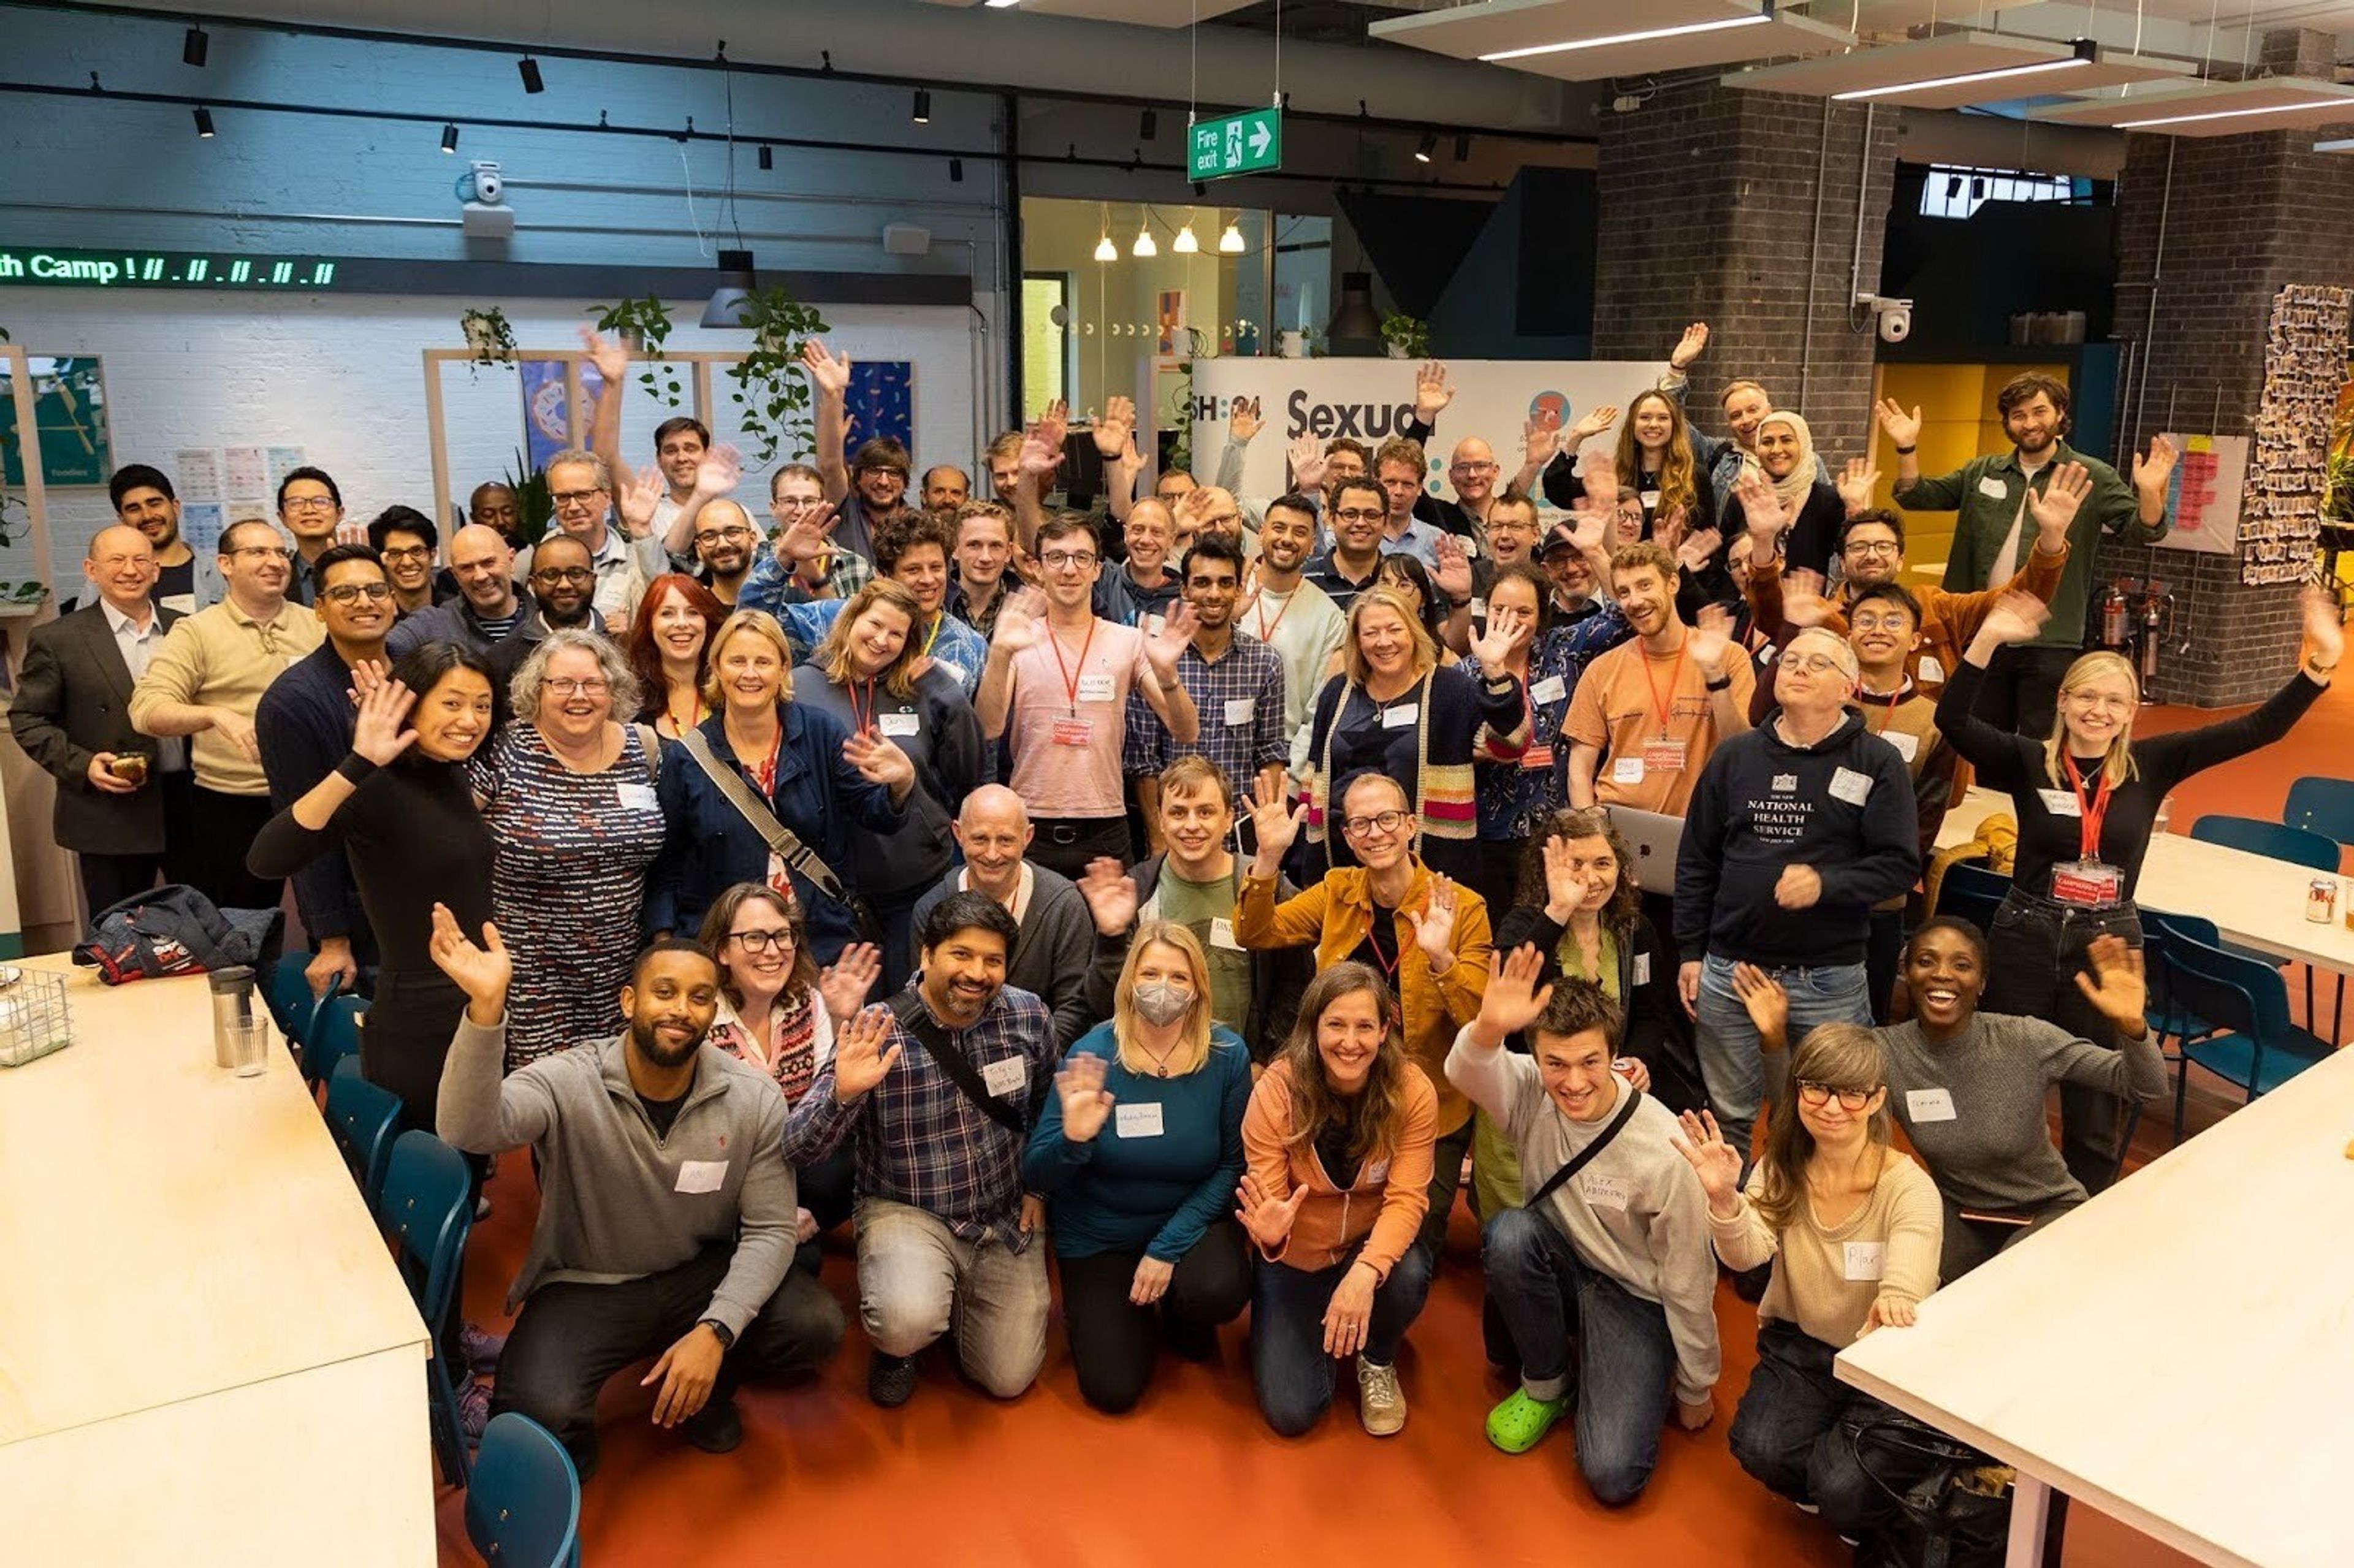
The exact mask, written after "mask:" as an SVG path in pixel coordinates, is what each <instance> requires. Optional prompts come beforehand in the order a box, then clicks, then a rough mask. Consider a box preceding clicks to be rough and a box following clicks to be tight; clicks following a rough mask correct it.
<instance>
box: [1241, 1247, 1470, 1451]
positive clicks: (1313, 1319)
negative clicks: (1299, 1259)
mask: <svg viewBox="0 0 2354 1568" xmlns="http://www.w3.org/2000/svg"><path fill="white" fill-rule="evenodd" d="M1358 1250H1359V1249H1357V1248H1353V1247H1352V1248H1351V1249H1350V1252H1349V1255H1347V1256H1346V1257H1344V1258H1342V1259H1341V1261H1340V1262H1339V1263H1336V1264H1334V1265H1333V1266H1331V1267H1330V1268H1318V1269H1304V1268H1294V1267H1292V1266H1290V1265H1289V1264H1287V1263H1266V1262H1262V1263H1260V1265H1259V1266H1258V1278H1257V1284H1256V1285H1255V1286H1254V1287H1253V1288H1252V1291H1251V1381H1252V1382H1253V1383H1256V1384H1257V1388H1258V1411H1259V1414H1261V1415H1264V1416H1266V1417H1267V1425H1269V1426H1272V1427H1274V1428H1275V1429H1276V1431H1278V1433H1280V1434H1282V1435H1283V1436H1286V1437H1297V1436H1299V1435H1300V1434H1301V1433H1303V1432H1305V1431H1307V1430H1308V1429H1309V1428H1310V1427H1311V1426H1313V1425H1316V1424H1317V1423H1318V1422H1319V1421H1321V1420H1322V1419H1323V1418H1324V1413H1325V1412H1326V1411H1327V1410H1329V1409H1331V1407H1332V1384H1333V1377H1334V1371H1333V1360H1332V1358H1331V1356H1328V1355H1326V1354H1325V1353H1324V1308H1326V1307H1327V1306H1329V1305H1330V1304H1331V1300H1332V1292H1333V1291H1334V1290H1335V1289H1337V1288H1339V1287H1340V1284H1341V1276H1342V1275H1344V1274H1346V1273H1348V1272H1349V1269H1350V1266H1352V1265H1353V1264H1354V1263H1355V1262H1356V1261H1357V1252H1358ZM1430 1270H1431V1262H1430V1255H1429V1254H1428V1253H1427V1252H1426V1251H1424V1250H1423V1248H1422V1246H1421V1245H1420V1244H1419V1243H1417V1244H1416V1245H1413V1246H1410V1247H1408V1248H1406V1249H1405V1256H1404V1257H1401V1258H1399V1259H1398V1261H1397V1266H1396V1267H1395V1268H1393V1269H1391V1270H1390V1277H1388V1278H1387V1279H1384V1280H1383V1281H1382V1283H1381V1285H1380V1286H1379V1287H1377V1288H1376V1289H1375V1290H1374V1291H1373V1319H1372V1320H1371V1321H1370V1322H1369V1323H1367V1324H1366V1326H1365V1348H1364V1349H1363V1351H1360V1352H1359V1356H1360V1359H1362V1360H1363V1361H1371V1362H1373V1364H1374V1365H1375V1366H1394V1365H1396V1364H1397V1353H1398V1347H1399V1346H1400V1345H1402V1344H1404V1343H1405V1331H1406V1330H1408V1329H1410V1328H1412V1327H1414V1320H1415V1319H1416V1318H1419V1317H1421V1316H1422V1303H1423V1298H1425V1297H1426V1296H1427V1295H1429V1294H1430Z"/></svg>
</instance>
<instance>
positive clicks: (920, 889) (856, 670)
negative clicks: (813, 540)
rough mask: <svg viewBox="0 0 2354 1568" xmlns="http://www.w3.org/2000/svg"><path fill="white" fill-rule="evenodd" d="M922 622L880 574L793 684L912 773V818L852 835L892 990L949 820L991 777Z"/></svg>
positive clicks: (910, 961) (908, 959)
mask: <svg viewBox="0 0 2354 1568" xmlns="http://www.w3.org/2000/svg"><path fill="white" fill-rule="evenodd" d="M924 620H925V616H924V613H923V607H922V605H921V604H920V603H919V602H918V601H917V598H916V595H915V592H914V591H913V590H912V589H910V588H907V587H906V586H905V585H903V584H901V583H899V582H897V581H896V580H894V579H892V578H890V577H877V578H875V580H874V581H873V582H871V583H868V584H867V585H866V586H865V587H864V588H860V589H859V590H858V591H857V592H856V593H854V594H853V595H852V596H851V597H850V602H849V603H847V604H845V605H843V608H842V613H841V614H840V615H838V616H837V617H835V619H834V622H833V624H832V627H831V628H829V629H828V630H827V631H826V634H825V636H824V638H823V640H822V641H820V642H819V643H818V645H817V647H816V648H815V649H814V650H813V651H812V652H811V654H810V656H809V659H808V661H807V662H805V663H803V664H802V665H801V669H800V670H799V671H798V672H797V673H796V675H795V680H794V689H795V690H796V691H797V692H798V693H799V694H800V697H799V700H800V701H801V703H803V704H805V705H807V706H808V707H810V708H811V709H812V710H814V711H820V712H824V713H829V714H832V715H833V716H834V717H835V718H836V719H838V720H840V721H841V723H842V726H843V728H845V729H847V730H849V731H850V732H851V733H852V734H854V735H859V734H864V735H871V736H875V737H876V738H885V739H888V740H889V741H890V742H891V743H892V744H893V745H894V746H896V747H898V748H899V749H900V750H901V751H904V752H906V753H907V761H908V763H909V765H910V766H912V767H913V768H915V770H916V788H915V789H914V790H912V791H911V792H910V793H909V794H908V796H907V826H906V827H905V828H903V829H901V830H900V831H899V832H894V833H860V834H857V835H855V836H854V838H853V839H852V840H851V843H850V862H851V868H852V871H853V873H854V874H855V878H856V881H857V884H858V889H859V892H860V893H861V894H862V895H864V897H865V899H866V901H867V904H868V906H870V907H871V908H872V909H873V910H874V912H875V920H876V921H877V922H878V923H879V925H880V926H881V927H882V938H881V947H882V948H883V994H884V995H885V996H888V995H890V994H891V993H892V992H893V991H897V990H898V989H899V988H900V987H902V986H904V985H905V984H907V975H908V973H909V971H911V970H912V969H914V968H915V962H916V951H915V936H914V930H915V913H916V905H917V901H918V900H919V899H921V898H922V897H923V895H925V894H926V893H927V892H928V891H929V890H930V889H931V887H932V885H934V884H935V883H937V882H938V881H939V879H940V878H941V876H942V875H944V874H946V873H947V871H948V869H949V851H950V849H951V847H952V843H953V841H952V840H951V839H950V838H949V821H950V820H951V819H953V818H954V817H955V816H956V814H957V811H958V810H959V809H960V807H962V806H963V804H964V798H965V797H966V796H967V795H969V794H970V793H971V792H972V791H973V790H974V789H977V788H978V787H979V786H981V784H982V783H984V782H986V781H987V780H986V779H984V778H983V776H982V771H983V768H984V766H985V762H986V758H987V747H985V746H984V745H983V744H982V742H981V720H980V718H979V717H978V716H976V715H974V713H973V711H972V704H971V703H970V701H968V700H967V699H966V697H965V694H964V687H963V686H962V685H961V684H960V683H959V682H958V680H957V677H956V676H955V675H953V674H952V673H949V669H948V668H947V667H946V666H945V665H944V664H943V663H941V662H939V661H937V660H933V659H930V658H928V656H927V654H926V652H925V639H924V638H923V637H922V636H921V635H919V634H918V632H917V627H919V626H921V625H922V624H923V623H924Z"/></svg>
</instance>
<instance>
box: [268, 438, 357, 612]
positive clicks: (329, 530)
mask: <svg viewBox="0 0 2354 1568" xmlns="http://www.w3.org/2000/svg"><path fill="white" fill-rule="evenodd" d="M278 523H279V526H281V527H282V528H284V529H285V530H286V532H287V533H289V534H291V535H293V536H294V559H293V573H292V577H289V578H288V580H287V585H286V597H287V598H288V599H292V600H293V601H294V602H295V603H296V604H309V603H311V602H313V600H314V599H317V598H318V597H319V567H318V561H319V557H320V556H323V555H325V554H326V553H327V552H328V551H329V550H330V549H333V548H334V543H335V530H336V529H338V528H340V527H342V526H343V524H344V493H343V491H342V490H340V489H339V488H337V486H336V484H335V482H334V480H333V479H332V478H330V477H328V474H327V471H326V470H325V469H323V468H298V469H295V470H293V471H292V472H290V473H288V474H287V476H286V477H285V478H284V479H281V480H280V481H279V482H278Z"/></svg>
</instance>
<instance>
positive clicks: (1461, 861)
mask: <svg viewBox="0 0 2354 1568" xmlns="http://www.w3.org/2000/svg"><path fill="white" fill-rule="evenodd" d="M1518 625H1519V622H1518V620H1516V619H1515V612H1511V611H1499V612H1497V613H1494V614H1491V615H1490V617H1489V618H1488V630H1487V634H1486V635H1485V636H1483V637H1480V638H1479V639H1478V640H1476V641H1473V643H1472V644H1471V652H1472V656H1473V657H1474V658H1476V659H1478V660H1479V667H1480V668H1482V669H1484V670H1488V671H1491V672H1494V673H1492V674H1490V675H1487V676H1485V677H1484V678H1483V677H1478V676H1473V675H1470V674H1468V673H1465V672H1464V671H1463V670H1461V669H1459V668H1452V667H1444V666H1441V665H1440V663H1439V662H1438V649H1437V644H1436V643H1434V642H1433V641H1431V639H1430V633H1429V632H1428V631H1427V630H1424V628H1423V625H1422V622H1421V621H1420V620H1418V619H1416V615H1415V612H1414V607H1413V606H1412V605H1410V604H1409V603H1407V601H1406V599H1405V597H1404V596H1403V595H1401V594H1399V593H1398V591H1397V590H1396V589H1394V588H1383V587H1374V588H1367V589H1366V590H1365V591H1364V592H1363V593H1361V594H1359V595H1358V596H1357V599H1356V602H1355V603H1354V604H1352V605H1351V606H1350V607H1349V627H1348V632H1347V634H1346V635H1345V636H1344V637H1343V638H1342V639H1341V673H1340V674H1338V675H1335V676H1334V677H1332V678H1331V680H1330V681H1327V682H1326V683H1325V684H1324V689H1323V691H1322V692H1320V693H1319V694H1317V698H1316V707H1315V711H1314V713H1313V714H1312V715H1310V718H1309V721H1308V724H1307V726H1306V727H1305V729H1304V731H1303V740H1302V742H1301V749H1300V750H1299V751H1296V752H1295V753H1294V754H1293V758H1292V760H1293V765H1294V767H1295V768H1297V769H1300V770H1303V771H1304V772H1305V773H1306V775H1307V778H1308V779H1309V807H1308V842H1309V850H1310V854H1309V865H1310V874H1311V876H1321V875H1322V874H1324V873H1325V872H1326V871H1328V870H1330V869H1331V868H1332V867H1334V866H1340V865H1352V864H1354V863H1355V857H1354V856H1352V854H1351V853H1350V852H1349V848H1348V845H1347V844H1346V842H1343V841H1342V839H1341V835H1339V834H1337V833H1332V832H1328V831H1327V822H1326V817H1327V814H1328V812H1329V811H1330V810H1331V806H1332V804H1333V802H1332V800H1331V788H1332V784H1333V781H1334V780H1336V779H1345V778H1347V777H1348V776H1349V775H1351V774H1352V773H1355V772H1358V771H1360V770H1361V769H1364V768H1372V769H1373V770H1374V771H1375V772H1379V773H1385V774H1387V775H1388V776H1389V777H1390V778H1392V779H1396V780H1397V781H1398V784H1399V785H1400V787H1402V788H1403V789H1405V795H1406V807H1407V809H1408V810H1411V811H1414V812H1415V813H1416V815H1417V817H1418V818H1419V821H1420V824H1421V826H1420V830H1419V832H1418V833H1417V835H1416V842H1415V843H1414V845H1413V849H1414V852H1415V853H1416V855H1417V856H1418V857H1419V858H1420V859H1421V860H1422V862H1423V863H1425V864H1426V865H1427V866H1429V867H1430V869H1431V870H1432V871H1435V872H1439V873H1443V874H1446V875H1447V876H1451V877H1454V878H1456V879H1457V880H1458V881H1468V880H1469V879H1471V878H1472V877H1474V876H1476V875H1477V874H1478V871H1479V809H1478V802H1477V794H1476V790H1477V785H1476V780H1475V777H1474V774H1473V771H1472V755H1473V753H1472V747H1473V743H1474V742H1475V741H1476V740H1477V739H1478V737H1479V730H1480V726H1483V725H1484V726H1487V727H1488V728H1489V729H1490V731H1492V732H1493V733H1494V735H1495V736H1498V737H1500V738H1501V739H1502V740H1504V741H1505V742H1506V743H1510V742H1511V741H1513V740H1515V739H1520V738H1523V737H1525V736H1526V735H1527V733H1528V722H1529V721H1528V714H1527V711H1526V709H1525V706H1524V705H1523V703H1522V690H1523V688H1522V683H1521V681H1520V678H1519V677H1518V676H1515V675H1513V674H1511V673H1509V672H1508V671H1507V670H1506V669H1505V668H1504V666H1505V663H1506V661H1507V658H1508V655H1509V654H1510V652H1511V644H1512V639H1513V635H1514V632H1515V630H1516V629H1517V627H1518Z"/></svg>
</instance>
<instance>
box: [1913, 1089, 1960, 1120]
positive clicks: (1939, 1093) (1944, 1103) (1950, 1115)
mask: <svg viewBox="0 0 2354 1568" xmlns="http://www.w3.org/2000/svg"><path fill="white" fill-rule="evenodd" d="M1904 1108H1905V1110H1906V1111H1907V1112H1908V1113H1910V1114H1911V1116H1912V1118H1913V1119H1914V1121H1951V1120H1953V1119H1954V1091H1953V1090H1951V1089H1907V1090H1905V1091H1904Z"/></svg>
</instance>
